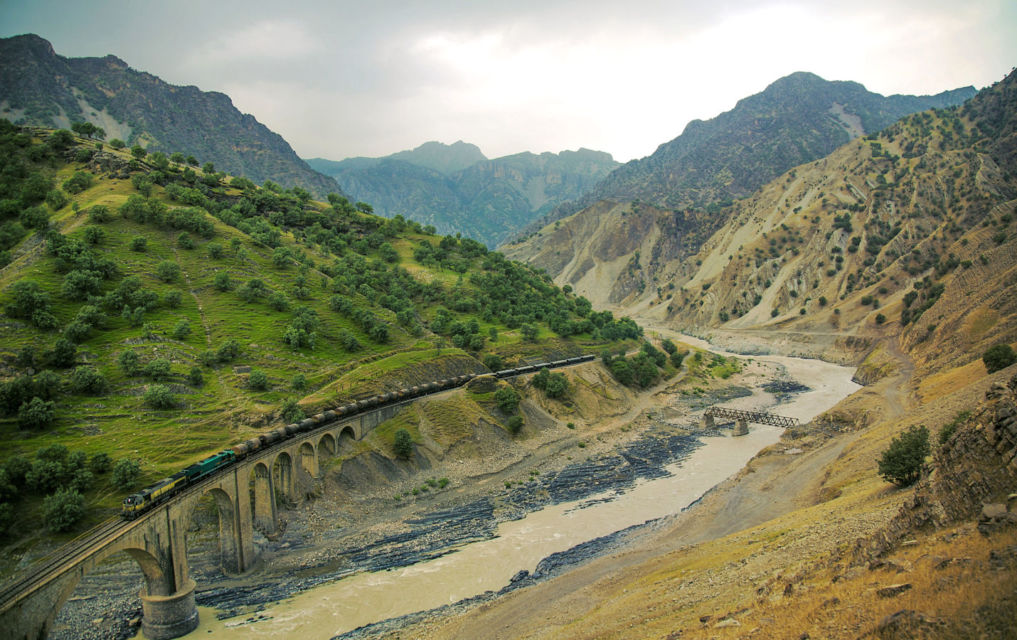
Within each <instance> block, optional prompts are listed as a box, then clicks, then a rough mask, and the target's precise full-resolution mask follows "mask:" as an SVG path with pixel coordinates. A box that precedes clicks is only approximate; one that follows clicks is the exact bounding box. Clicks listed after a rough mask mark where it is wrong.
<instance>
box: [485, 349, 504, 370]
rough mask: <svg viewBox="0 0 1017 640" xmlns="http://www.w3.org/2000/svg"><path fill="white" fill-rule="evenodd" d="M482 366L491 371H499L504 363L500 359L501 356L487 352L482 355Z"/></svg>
mask: <svg viewBox="0 0 1017 640" xmlns="http://www.w3.org/2000/svg"><path fill="white" fill-rule="evenodd" d="M484 366H485V367H487V368H488V369H490V370H491V371H500V370H501V368H502V367H503V366H504V364H503V363H502V361H501V357H500V356H498V355H497V354H494V353H489V354H487V355H486V356H484Z"/></svg>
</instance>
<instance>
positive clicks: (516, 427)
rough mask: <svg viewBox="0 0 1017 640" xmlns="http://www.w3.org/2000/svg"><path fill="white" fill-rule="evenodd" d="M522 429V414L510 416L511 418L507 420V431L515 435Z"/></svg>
mask: <svg viewBox="0 0 1017 640" xmlns="http://www.w3.org/2000/svg"><path fill="white" fill-rule="evenodd" d="M522 429H523V417H522V416H512V417H511V418H509V421H508V430H509V433H511V434H513V435H515V434H517V433H519V432H520V431H522Z"/></svg>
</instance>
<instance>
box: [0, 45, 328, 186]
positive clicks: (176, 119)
mask: <svg viewBox="0 0 1017 640" xmlns="http://www.w3.org/2000/svg"><path fill="white" fill-rule="evenodd" d="M0 117H5V118H7V119H9V120H11V121H12V122H15V123H18V124H27V125H36V126H43V127H63V128H66V127H69V126H70V124H71V123H72V122H75V121H81V122H85V121H87V122H91V123H92V124H94V125H97V126H99V127H101V128H103V129H104V130H105V131H106V133H107V137H108V139H112V138H119V139H122V140H124V141H125V142H126V143H127V144H128V146H130V145H133V144H140V145H141V146H143V147H145V148H146V149H148V150H149V151H162V152H164V153H167V154H169V153H173V152H177V151H180V152H186V153H188V154H191V155H194V156H196V157H197V158H198V159H199V160H200V161H201V162H202V163H205V162H211V163H213V164H214V165H215V167H216V169H218V170H221V171H226V172H227V173H232V174H236V175H245V176H246V177H248V178H250V179H251V180H254V181H255V182H257V183H259V184H260V183H262V182H264V181H265V180H272V181H273V182H276V183H279V184H282V185H283V186H285V187H290V186H299V187H302V188H304V189H307V190H308V191H310V192H311V193H312V194H313V195H316V196H318V197H324V196H325V195H326V194H328V193H330V192H339V191H340V189H339V186H338V185H337V184H336V183H335V181H334V180H332V179H331V178H329V177H327V176H324V175H321V174H319V173H317V172H315V171H314V170H312V169H311V168H310V167H309V166H307V163H305V162H304V161H303V160H301V159H300V158H299V157H298V156H297V154H296V153H295V152H294V151H293V149H292V148H291V147H290V145H289V144H288V143H287V142H286V141H285V140H284V139H283V138H282V137H281V136H280V135H279V134H277V133H274V132H273V131H271V130H270V129H268V128H267V127H266V126H265V125H263V124H261V123H260V122H258V121H257V120H256V119H255V118H254V116H252V115H249V114H244V113H240V111H238V110H237V109H236V107H234V106H233V103H232V102H231V101H230V99H229V97H228V96H226V95H224V94H222V93H217V92H207V91H201V90H199V89H198V88H197V87H193V86H188V87H178V86H174V85H171V84H167V83H165V82H163V81H162V80H160V79H159V78H158V77H156V76H153V75H151V74H149V73H145V72H141V71H135V70H134V69H131V68H130V67H129V66H128V65H127V63H126V62H124V61H123V60H120V59H119V58H117V57H115V56H112V55H108V56H106V57H104V58H65V57H63V56H60V55H57V54H56V53H55V52H54V51H53V46H52V45H51V44H50V43H49V42H47V41H46V40H44V39H43V38H40V37H39V36H37V35H32V34H28V35H21V36H14V37H12V38H4V39H0Z"/></svg>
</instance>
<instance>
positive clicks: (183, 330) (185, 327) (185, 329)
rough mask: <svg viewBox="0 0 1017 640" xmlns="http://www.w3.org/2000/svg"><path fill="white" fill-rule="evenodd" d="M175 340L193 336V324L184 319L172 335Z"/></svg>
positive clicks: (175, 327) (176, 326) (174, 328)
mask: <svg viewBox="0 0 1017 640" xmlns="http://www.w3.org/2000/svg"><path fill="white" fill-rule="evenodd" d="M170 335H172V336H173V339H174V340H183V339H185V338H186V337H187V336H189V335H191V322H190V320H188V319H187V318H183V319H182V320H180V322H178V323H177V324H176V325H175V326H174V327H173V331H172V332H171V333H170Z"/></svg>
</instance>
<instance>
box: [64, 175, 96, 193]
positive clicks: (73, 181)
mask: <svg viewBox="0 0 1017 640" xmlns="http://www.w3.org/2000/svg"><path fill="white" fill-rule="evenodd" d="M94 179H95V176H93V175H92V174H91V173H89V172H87V171H75V172H74V175H73V176H71V177H70V178H67V179H66V180H64V183H63V185H62V186H63V188H64V191H66V192H67V193H81V192H82V191H84V190H85V189H87V188H89V187H91V186H92V181H93V180H94Z"/></svg>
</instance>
